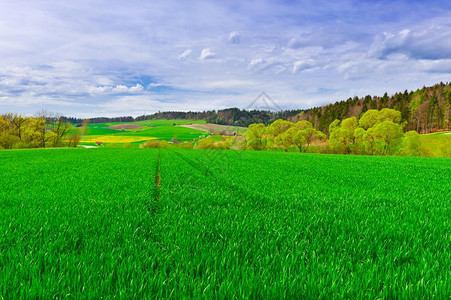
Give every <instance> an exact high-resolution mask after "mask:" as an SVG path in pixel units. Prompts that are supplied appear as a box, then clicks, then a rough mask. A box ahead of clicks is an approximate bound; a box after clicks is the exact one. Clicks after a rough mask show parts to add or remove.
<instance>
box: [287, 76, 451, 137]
mask: <svg viewBox="0 0 451 300" xmlns="http://www.w3.org/2000/svg"><path fill="white" fill-rule="evenodd" d="M383 108H390V109H394V110H397V111H399V112H401V118H402V120H403V121H406V123H405V130H406V131H410V130H415V131H417V132H419V133H430V132H434V131H441V130H450V129H451V83H446V84H445V83H443V82H441V83H439V84H436V85H434V86H431V87H423V88H422V89H417V90H416V91H410V92H408V91H407V90H405V91H404V92H402V93H396V94H394V95H392V96H388V95H387V93H385V94H384V95H383V96H382V97H377V96H370V95H367V96H365V97H362V98H359V97H357V96H356V97H354V98H349V99H348V100H346V101H339V102H336V103H334V104H329V105H325V106H322V107H314V108H311V109H308V110H305V111H303V112H301V113H300V114H298V115H297V116H296V117H294V118H292V119H291V120H292V121H293V120H294V121H296V120H298V119H301V120H307V121H309V122H311V123H312V124H313V126H314V127H315V128H316V129H318V130H320V131H322V132H324V133H329V124H331V123H332V122H333V121H334V120H336V119H338V120H343V119H345V118H349V117H356V118H360V117H361V116H362V115H363V114H365V113H366V112H367V111H368V110H371V109H376V110H382V109H383Z"/></svg>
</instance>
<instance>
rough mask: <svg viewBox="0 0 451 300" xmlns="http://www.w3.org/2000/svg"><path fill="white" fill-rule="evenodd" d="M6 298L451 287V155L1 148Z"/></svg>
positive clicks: (383, 292) (326, 293)
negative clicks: (412, 155)
mask: <svg viewBox="0 0 451 300" xmlns="http://www.w3.org/2000/svg"><path fill="white" fill-rule="evenodd" d="M0 174H2V175H1V177H0V186H1V187H2V189H1V190H0V231H1V232H2V234H1V235H0V298H2V297H4V298H50V297H70V296H72V297H74V298H102V297H103V298H113V297H119V298H137V299H141V298H175V299H178V298H199V297H201V298H206V299H211V298H213V299H214V298H225V299H231V298H254V299H256V298H258V299H280V298H289V299H299V298H327V299H329V298H348V299H356V298H358V299H360V298H371V299H373V298H412V299H413V298H416V299H422V298H432V297H436V298H437V299H443V298H446V297H449V295H451V235H450V232H451V189H450V183H449V178H451V160H450V159H434V158H405V157H370V156H341V155H314V154H298V153H274V152H254V151H245V152H239V151H219V150H205V151H203V150H174V149H161V150H158V149H75V150H68V149H64V150H24V151H1V152H0Z"/></svg>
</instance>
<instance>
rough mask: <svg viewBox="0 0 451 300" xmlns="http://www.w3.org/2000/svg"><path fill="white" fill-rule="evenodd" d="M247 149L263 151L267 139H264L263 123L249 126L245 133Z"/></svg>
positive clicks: (264, 129) (264, 128)
mask: <svg viewBox="0 0 451 300" xmlns="http://www.w3.org/2000/svg"><path fill="white" fill-rule="evenodd" d="M246 136H247V147H248V148H249V149H251V150H265V148H266V143H267V138H266V126H265V124H263V123H259V124H251V125H249V128H248V130H247V131H246Z"/></svg>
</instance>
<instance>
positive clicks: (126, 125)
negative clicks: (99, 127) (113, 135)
mask: <svg viewBox="0 0 451 300" xmlns="http://www.w3.org/2000/svg"><path fill="white" fill-rule="evenodd" d="M141 127H142V126H139V125H131V124H119V125H115V126H110V127H107V128H108V129H138V128H141Z"/></svg>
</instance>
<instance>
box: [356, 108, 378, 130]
mask: <svg viewBox="0 0 451 300" xmlns="http://www.w3.org/2000/svg"><path fill="white" fill-rule="evenodd" d="M378 118H379V111H378V110H376V109H370V110H368V111H366V112H365V113H364V114H363V116H362V117H361V118H360V120H359V126H360V127H362V128H363V129H365V130H367V129H368V128H371V127H373V126H374V125H376V123H377V122H378Z"/></svg>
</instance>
